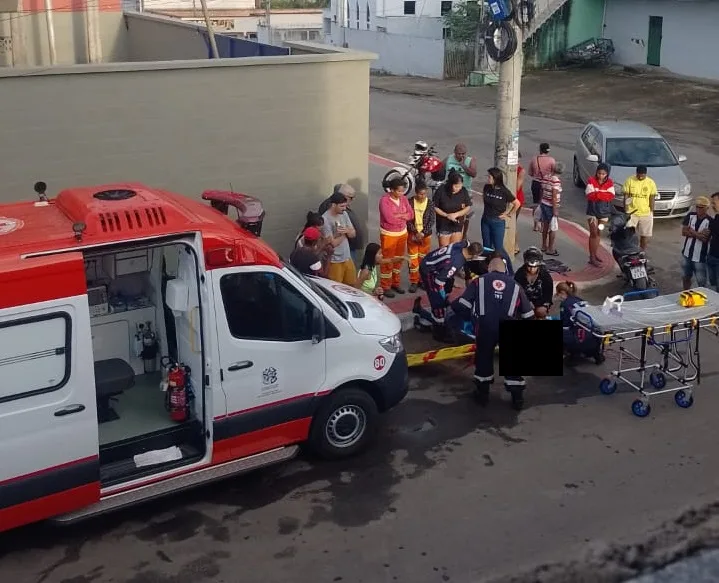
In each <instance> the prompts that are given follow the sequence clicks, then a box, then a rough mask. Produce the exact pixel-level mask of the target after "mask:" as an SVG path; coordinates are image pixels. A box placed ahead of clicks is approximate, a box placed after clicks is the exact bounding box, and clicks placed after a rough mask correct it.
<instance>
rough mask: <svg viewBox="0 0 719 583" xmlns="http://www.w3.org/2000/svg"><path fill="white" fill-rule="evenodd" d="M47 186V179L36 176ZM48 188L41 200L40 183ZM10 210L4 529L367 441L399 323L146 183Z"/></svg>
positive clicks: (360, 446)
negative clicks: (303, 451) (302, 451)
mask: <svg viewBox="0 0 719 583" xmlns="http://www.w3.org/2000/svg"><path fill="white" fill-rule="evenodd" d="M38 184H41V183H38ZM41 190H42V189H41ZM40 194H41V195H40V200H38V201H36V202H19V203H13V204H5V205H0V531H3V530H9V529H12V528H14V527H17V526H20V525H23V524H28V523H31V522H35V521H41V520H45V519H50V518H52V519H53V520H57V521H60V522H71V521H75V520H79V519H82V518H84V517H88V516H92V515H97V514H100V513H105V512H110V511H115V510H118V509H120V508H123V507H126V506H128V505H131V504H135V503H139V502H143V501H147V500H151V499H154V498H157V497H159V496H163V495H165V494H170V493H173V492H177V491H179V490H183V489H186V488H190V487H193V486H196V485H200V484H205V483H207V482H210V481H214V480H219V479H223V478H227V477H230V476H234V475H237V474H240V473H242V472H246V471H249V470H252V469H255V468H260V467H262V466H266V465H269V464H274V463H278V462H282V461H285V460H289V459H291V458H292V457H294V456H295V455H296V454H297V452H298V448H299V447H300V445H301V444H303V443H305V442H306V443H307V445H308V446H309V447H311V449H312V450H314V451H315V452H316V453H317V454H319V455H320V456H322V457H324V458H335V459H337V458H344V457H347V456H350V455H353V454H356V453H358V452H360V451H362V450H364V449H365V448H367V447H368V446H369V445H370V444H371V442H372V438H373V436H374V435H375V433H376V430H377V428H378V422H379V416H380V414H381V413H382V412H385V411H387V410H388V409H390V408H392V407H394V406H395V405H397V404H398V403H399V402H400V401H401V400H402V399H403V398H404V396H405V395H406V393H407V377H408V369H407V356H406V353H405V350H404V348H403V345H402V341H401V336H400V331H401V325H400V321H399V319H398V318H397V316H396V315H395V314H393V313H392V312H391V311H390V310H389V309H388V308H387V307H386V306H385V305H383V304H382V303H381V302H379V301H378V300H376V299H374V298H372V297H370V296H369V295H367V294H365V293H363V292H360V291H358V290H356V289H354V288H351V287H347V286H344V285H340V284H337V283H334V282H331V281H328V280H323V279H315V278H309V277H306V276H303V275H302V274H300V273H299V272H297V271H296V270H295V269H293V268H292V267H291V266H290V265H288V264H287V263H286V262H285V261H283V260H282V259H281V258H280V257H279V256H278V255H277V253H275V252H274V251H273V250H272V249H271V248H270V247H269V246H268V245H267V244H266V243H264V242H263V241H262V240H261V239H259V238H258V237H256V236H255V235H253V234H251V233H249V232H248V231H247V230H244V229H243V228H241V227H240V226H239V225H238V224H237V223H236V222H234V221H233V220H232V219H231V218H229V217H228V216H223V214H222V213H221V212H218V210H216V209H214V208H211V207H210V206H208V205H205V204H204V203H202V202H200V201H199V200H192V199H190V198H187V197H185V196H181V195H178V194H174V193H171V192H166V191H163V190H158V189H153V188H149V187H147V186H144V185H142V184H110V185H104V186H95V187H82V188H71V189H67V190H64V191H63V192H61V193H60V194H59V195H58V196H57V197H55V198H53V199H48V198H46V196H45V195H44V191H43V192H41V193H40Z"/></svg>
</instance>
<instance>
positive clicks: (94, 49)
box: [85, 0, 102, 63]
mask: <svg viewBox="0 0 719 583" xmlns="http://www.w3.org/2000/svg"><path fill="white" fill-rule="evenodd" d="M98 1H99V0H86V1H85V31H86V36H87V62H88V63H101V62H102V45H101V40H100V16H99V14H100V11H99V8H98V6H97V3H98Z"/></svg>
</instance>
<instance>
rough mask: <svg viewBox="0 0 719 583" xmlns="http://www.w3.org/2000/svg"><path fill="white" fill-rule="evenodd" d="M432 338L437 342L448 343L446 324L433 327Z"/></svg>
mask: <svg viewBox="0 0 719 583" xmlns="http://www.w3.org/2000/svg"><path fill="white" fill-rule="evenodd" d="M432 338H434V339H435V340H436V341H437V342H447V329H446V328H445V327H444V324H433V325H432Z"/></svg>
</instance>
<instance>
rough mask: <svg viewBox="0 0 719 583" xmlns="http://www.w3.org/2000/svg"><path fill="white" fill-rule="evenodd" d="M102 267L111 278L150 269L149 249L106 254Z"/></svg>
mask: <svg viewBox="0 0 719 583" xmlns="http://www.w3.org/2000/svg"><path fill="white" fill-rule="evenodd" d="M102 268H103V271H104V272H105V274H106V275H107V276H108V277H109V278H110V279H116V278H118V277H122V276H123V275H130V274H131V273H144V272H147V271H150V255H149V251H148V250H144V251H125V252H123V253H114V254H112V255H105V256H103V258H102Z"/></svg>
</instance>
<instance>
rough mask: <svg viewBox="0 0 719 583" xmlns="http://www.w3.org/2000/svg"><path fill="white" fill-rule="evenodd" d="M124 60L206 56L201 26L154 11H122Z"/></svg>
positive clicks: (206, 50)
mask: <svg viewBox="0 0 719 583" xmlns="http://www.w3.org/2000/svg"><path fill="white" fill-rule="evenodd" d="M125 21H126V25H127V37H128V47H129V48H128V54H127V60H128V61H175V60H182V59H207V58H208V53H209V50H208V48H207V43H206V42H205V39H204V38H203V36H202V33H201V31H202V30H206V28H205V26H204V25H203V26H199V25H197V24H194V23H190V22H182V21H181V20H177V19H174V18H169V17H166V16H159V15H157V14H152V15H150V14H138V13H136V12H131V13H127V14H125Z"/></svg>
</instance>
